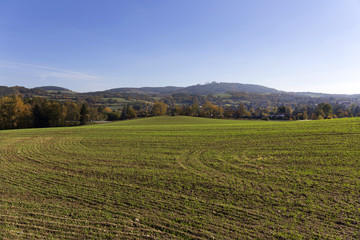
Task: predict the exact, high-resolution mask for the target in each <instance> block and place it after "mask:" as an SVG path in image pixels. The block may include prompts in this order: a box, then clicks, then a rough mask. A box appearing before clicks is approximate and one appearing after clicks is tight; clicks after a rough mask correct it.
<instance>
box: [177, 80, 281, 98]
mask: <svg viewBox="0 0 360 240" xmlns="http://www.w3.org/2000/svg"><path fill="white" fill-rule="evenodd" d="M178 92H186V93H190V94H200V95H206V94H221V93H226V92H248V93H281V92H282V91H279V90H276V89H274V88H268V87H264V86H260V85H254V84H242V83H225V82H220V83H217V82H212V83H208V84H203V85H201V84H198V85H194V86H190V87H185V88H183V89H181V90H179V91H178Z"/></svg>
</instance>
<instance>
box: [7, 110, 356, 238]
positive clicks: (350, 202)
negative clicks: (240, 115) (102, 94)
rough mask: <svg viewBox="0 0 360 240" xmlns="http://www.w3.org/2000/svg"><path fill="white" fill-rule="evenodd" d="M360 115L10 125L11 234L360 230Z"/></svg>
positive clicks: (237, 234)
mask: <svg viewBox="0 0 360 240" xmlns="http://www.w3.org/2000/svg"><path fill="white" fill-rule="evenodd" d="M359 124H360V119H359V118H352V119H336V120H323V121H298V122H264V121H246V120H243V121H239V120H238V121H236V120H215V119H203V118H190V117H157V118H147V119H140V120H130V121H121V122H115V123H110V124H102V125H93V126H85V127H73V128H47V129H27V130H12V131H2V134H1V135H0V163H1V168H0V176H1V177H0V191H1V198H0V216H1V217H0V238H2V239H36V238H46V239H356V238H357V237H358V233H359V224H360V219H359V216H360V203H359V201H358V190H359V189H358V186H359V185H360V165H359V163H358V159H360V151H359V147H358V146H359V145H360V142H359V139H360V128H359V127H358V126H359Z"/></svg>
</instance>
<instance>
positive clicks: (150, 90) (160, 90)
mask: <svg viewBox="0 0 360 240" xmlns="http://www.w3.org/2000/svg"><path fill="white" fill-rule="evenodd" d="M181 89H183V88H182V87H173V86H167V87H141V88H114V89H110V90H108V92H119V93H145V94H168V93H173V92H176V91H178V90H181Z"/></svg>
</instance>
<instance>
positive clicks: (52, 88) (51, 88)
mask: <svg viewBox="0 0 360 240" xmlns="http://www.w3.org/2000/svg"><path fill="white" fill-rule="evenodd" d="M33 89H34V90H39V89H40V90H45V91H66V92H72V91H71V90H69V89H67V88H63V87H57V86H43V87H36V88H33Z"/></svg>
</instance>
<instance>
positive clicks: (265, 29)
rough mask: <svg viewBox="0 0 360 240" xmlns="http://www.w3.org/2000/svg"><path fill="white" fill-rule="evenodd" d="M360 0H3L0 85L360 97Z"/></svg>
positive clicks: (77, 89) (0, 40) (76, 89)
mask: <svg viewBox="0 0 360 240" xmlns="http://www.w3.org/2000/svg"><path fill="white" fill-rule="evenodd" d="M359 12H360V1H358V0H343V1H339V0H319V1H310V0H304V1H300V0H295V1H286V0H280V1H271V2H270V1H266V0H260V1H256V2H254V1H250V0H244V1H237V0H227V1H216V0H209V1H205V0H199V1H188V0H184V1H164V0H158V1H146V0H132V1H115V0H109V1H106V2H101V3H100V2H98V1H85V0H79V1H69V0H64V1H60V2H52V1H44V0H34V1H31V2H29V1H25V0H15V1H14V0H12V1H10V0H5V1H3V2H2V14H1V16H0V20H1V21H0V34H1V36H2V37H1V38H0V85H5V86H15V85H18V86H24V87H28V88H33V87H40V86H59V87H64V88H68V89H71V90H73V91H77V92H90V91H101V90H107V89H112V88H120V87H162V86H177V87H186V86H191V85H196V84H204V83H206V82H213V81H216V82H236V83H243V84H256V85H262V86H265V87H269V88H275V89H277V90H283V91H291V92H319V93H332V94H360V81H359V80H360V68H359V66H360V54H359V53H360V14H359Z"/></svg>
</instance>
